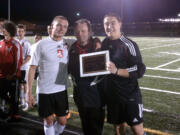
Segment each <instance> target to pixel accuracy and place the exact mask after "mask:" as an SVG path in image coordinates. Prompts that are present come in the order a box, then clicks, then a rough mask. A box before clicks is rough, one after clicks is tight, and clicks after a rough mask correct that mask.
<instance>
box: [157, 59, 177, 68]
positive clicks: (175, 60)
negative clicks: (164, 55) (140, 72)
mask: <svg viewBox="0 0 180 135" xmlns="http://www.w3.org/2000/svg"><path fill="white" fill-rule="evenodd" d="M178 61H180V59H176V60H173V61H170V62H168V63H165V64H162V65H159V66H157V67H155V68H161V67H164V66H167V65H169V64H172V63H175V62H178Z"/></svg>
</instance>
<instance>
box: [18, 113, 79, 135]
mask: <svg viewBox="0 0 180 135" xmlns="http://www.w3.org/2000/svg"><path fill="white" fill-rule="evenodd" d="M20 118H21V119H24V120H27V121H30V122H33V123H37V124H40V125H44V124H43V122H40V121H37V120H33V119H30V118H28V117H23V116H20ZM64 131H65V132H68V133H71V134H74V135H81V134H79V133H78V132H75V131H72V130H69V129H64Z"/></svg>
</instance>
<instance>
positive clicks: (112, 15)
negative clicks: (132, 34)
mask: <svg viewBox="0 0 180 135" xmlns="http://www.w3.org/2000/svg"><path fill="white" fill-rule="evenodd" d="M106 17H115V18H116V19H117V20H118V21H119V22H122V19H121V17H120V16H119V15H118V14H116V13H114V12H110V13H107V14H105V16H104V19H105V18H106ZM104 19H103V20H104Z"/></svg>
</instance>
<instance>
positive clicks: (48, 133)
mask: <svg viewBox="0 0 180 135" xmlns="http://www.w3.org/2000/svg"><path fill="white" fill-rule="evenodd" d="M44 133H45V135H55V130H54V126H53V124H52V125H47V124H46V123H45V122H44Z"/></svg>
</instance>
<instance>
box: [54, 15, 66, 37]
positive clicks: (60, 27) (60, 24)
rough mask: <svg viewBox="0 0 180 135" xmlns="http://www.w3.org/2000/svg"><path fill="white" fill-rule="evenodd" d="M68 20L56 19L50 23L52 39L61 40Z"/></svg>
mask: <svg viewBox="0 0 180 135" xmlns="http://www.w3.org/2000/svg"><path fill="white" fill-rule="evenodd" d="M68 25H69V24H68V21H67V20H64V19H60V18H59V19H56V20H54V21H53V23H52V25H51V26H52V29H51V30H52V31H51V37H52V38H53V39H54V40H61V39H62V38H63V36H64V35H65V34H66V32H67V29H68Z"/></svg>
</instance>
